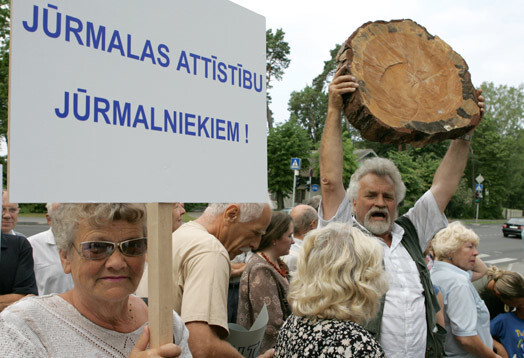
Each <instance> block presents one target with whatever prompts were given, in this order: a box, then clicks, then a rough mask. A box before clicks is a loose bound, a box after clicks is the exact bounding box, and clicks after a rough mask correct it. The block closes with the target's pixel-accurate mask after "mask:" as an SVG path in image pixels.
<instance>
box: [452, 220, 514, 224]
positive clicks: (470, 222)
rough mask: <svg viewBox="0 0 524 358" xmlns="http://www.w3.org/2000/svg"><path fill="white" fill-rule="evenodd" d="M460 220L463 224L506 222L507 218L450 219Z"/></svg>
mask: <svg viewBox="0 0 524 358" xmlns="http://www.w3.org/2000/svg"><path fill="white" fill-rule="evenodd" d="M457 220H458V221H460V222H461V223H463V224H500V225H502V224H504V223H505V222H506V220H505V219H479V220H478V221H475V219H449V222H452V221H457Z"/></svg>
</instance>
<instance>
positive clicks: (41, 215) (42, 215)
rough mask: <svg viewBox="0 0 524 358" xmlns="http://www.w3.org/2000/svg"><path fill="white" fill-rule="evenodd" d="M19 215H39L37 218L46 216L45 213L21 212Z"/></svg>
mask: <svg viewBox="0 0 524 358" xmlns="http://www.w3.org/2000/svg"><path fill="white" fill-rule="evenodd" d="M18 216H20V217H32V218H34V217H37V218H45V213H19V214H18Z"/></svg>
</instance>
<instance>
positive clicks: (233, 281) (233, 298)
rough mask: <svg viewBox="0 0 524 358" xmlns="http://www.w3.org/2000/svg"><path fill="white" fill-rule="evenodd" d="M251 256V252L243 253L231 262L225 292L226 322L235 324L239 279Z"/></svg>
mask: <svg viewBox="0 0 524 358" xmlns="http://www.w3.org/2000/svg"><path fill="white" fill-rule="evenodd" d="M251 256H253V251H251V250H249V251H247V250H246V251H244V252H242V253H241V254H240V255H237V256H235V258H234V259H233V260H231V276H230V277H229V288H228V290H227V321H228V322H231V323H237V312H238V297H239V293H240V277H241V276H242V273H243V272H244V270H245V269H246V265H247V262H248V261H249V260H250V259H251Z"/></svg>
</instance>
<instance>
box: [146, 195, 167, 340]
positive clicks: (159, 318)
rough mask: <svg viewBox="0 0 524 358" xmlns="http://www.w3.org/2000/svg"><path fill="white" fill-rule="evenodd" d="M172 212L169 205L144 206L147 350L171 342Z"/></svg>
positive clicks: (154, 204)
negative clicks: (148, 330)
mask: <svg viewBox="0 0 524 358" xmlns="http://www.w3.org/2000/svg"><path fill="white" fill-rule="evenodd" d="M172 210H173V204H170V203H151V204H147V245H148V257H147V265H148V296H149V298H148V302H149V326H150V329H151V340H150V345H151V347H159V346H161V345H162V344H166V343H170V342H173V315H172V314H171V312H172V310H173V260H172V254H173V251H172V242H171V231H172V219H173V218H172V214H171V213H172Z"/></svg>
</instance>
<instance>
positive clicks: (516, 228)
mask: <svg viewBox="0 0 524 358" xmlns="http://www.w3.org/2000/svg"><path fill="white" fill-rule="evenodd" d="M523 228H524V218H511V219H509V220H508V221H506V223H504V225H502V234H503V235H504V237H508V236H509V235H516V236H521V235H522V229H523Z"/></svg>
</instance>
